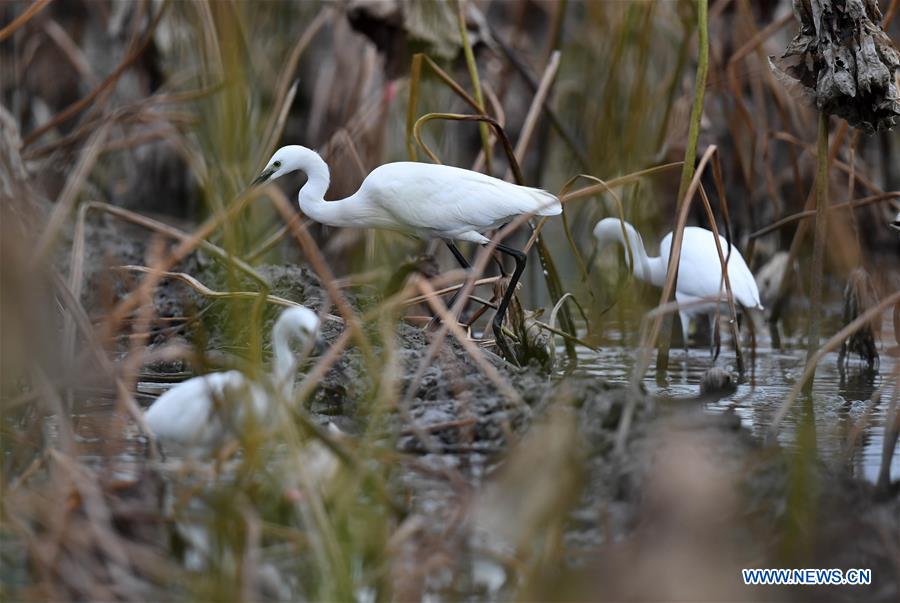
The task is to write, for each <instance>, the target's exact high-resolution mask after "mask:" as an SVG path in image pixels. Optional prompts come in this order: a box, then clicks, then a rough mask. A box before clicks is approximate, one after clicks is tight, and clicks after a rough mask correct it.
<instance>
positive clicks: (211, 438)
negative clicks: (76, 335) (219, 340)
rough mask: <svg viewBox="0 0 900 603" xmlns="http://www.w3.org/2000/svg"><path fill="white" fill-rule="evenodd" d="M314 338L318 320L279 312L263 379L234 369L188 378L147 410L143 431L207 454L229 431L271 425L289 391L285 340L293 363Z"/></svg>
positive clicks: (290, 367) (290, 366) (307, 313)
mask: <svg viewBox="0 0 900 603" xmlns="http://www.w3.org/2000/svg"><path fill="white" fill-rule="evenodd" d="M318 333H319V317H318V316H317V315H316V313H315V312H313V311H312V310H310V309H308V308H304V307H293V308H288V309H287V310H284V311H283V312H282V313H281V315H280V316H279V317H278V320H277V321H276V322H275V326H274V327H273V328H272V348H273V351H274V360H273V367H272V374H271V376H270V377H269V378H268V379H265V378H264V379H261V380H255V379H253V378H252V377H250V376H249V375H247V374H245V373H243V372H241V371H238V370H231V371H224V372H219V373H210V374H208V375H203V376H200V377H194V378H192V379H188V380H187V381H183V382H182V383H179V384H178V385H176V386H175V387H173V388H172V389H170V390H169V391H167V392H166V393H164V394H163V395H161V396H160V397H159V398H157V399H156V401H155V402H153V404H152V405H151V406H150V408H148V409H147V411H146V412H145V413H144V421H145V422H146V424H147V427H149V428H150V431H152V432H153V434H154V435H155V436H156V437H157V438H159V439H160V440H162V441H164V442H172V443H175V444H179V445H181V446H185V447H188V448H189V449H191V450H193V451H195V452H199V453H209V452H211V451H212V450H215V449H216V448H218V447H220V446H221V445H222V444H223V443H224V441H225V439H226V436H228V435H229V431H231V430H232V429H240V428H241V427H242V426H243V425H245V424H246V423H247V422H248V421H249V420H252V421H254V422H256V423H257V424H260V425H266V424H271V423H272V422H273V419H274V417H273V415H274V413H275V411H276V404H277V398H278V397H280V398H281V399H282V400H290V399H291V396H292V394H293V391H294V371H295V370H296V366H297V365H296V361H297V360H298V358H295V356H294V354H293V352H292V351H291V340H295V341H296V342H297V343H298V344H299V349H300V354H299V355H298V356H299V358H305V357H306V356H307V355H309V353H310V352H311V351H312V348H313V346H314V345H315V343H316V340H317V337H318ZM247 410H249V411H250V414H249V415H248V413H247ZM251 417H252V419H251Z"/></svg>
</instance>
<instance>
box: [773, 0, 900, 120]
mask: <svg viewBox="0 0 900 603" xmlns="http://www.w3.org/2000/svg"><path fill="white" fill-rule="evenodd" d="M793 5H794V15H795V16H796V17H797V20H798V21H800V31H798V32H797V35H796V36H794V39H793V40H791V42H790V44H788V46H787V48H786V49H785V51H784V54H783V55H782V56H781V58H774V57H769V64H770V66H771V67H772V70H773V71H774V72H775V75H776V76H777V77H778V78H779V79H780V80H781V81H782V82H783V83H784V84H785V85H787V86H788V87H789V88H791V89H799V90H800V92H801V93H802V95H803V96H805V97H807V98H808V99H809V100H811V101H814V102H815V105H816V107H817V108H818V109H819V110H820V111H824V112H825V113H828V114H832V115H837V116H838V117H842V118H844V119H846V120H847V122H848V123H849V124H850V125H851V126H853V127H854V128H859V129H861V130H863V131H865V132H867V133H869V134H871V133H873V132H875V131H877V130H886V129H890V128H892V127H893V126H894V124H895V123H896V120H897V117H898V116H900V91H898V84H897V79H896V77H895V74H896V73H897V70H898V69H900V53H898V51H897V49H896V48H895V47H894V44H893V42H891V39H890V37H888V35H887V34H886V33H885V32H884V31H883V30H882V29H881V27H880V23H881V19H882V16H881V11H880V10H879V8H878V3H877V2H876V0H794V1H793Z"/></svg>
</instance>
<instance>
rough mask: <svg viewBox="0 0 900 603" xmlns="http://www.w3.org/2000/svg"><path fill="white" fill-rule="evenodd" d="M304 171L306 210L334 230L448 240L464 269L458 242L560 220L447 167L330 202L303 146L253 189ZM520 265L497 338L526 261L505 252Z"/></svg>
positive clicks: (405, 172)
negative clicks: (530, 220)
mask: <svg viewBox="0 0 900 603" xmlns="http://www.w3.org/2000/svg"><path fill="white" fill-rule="evenodd" d="M297 170H301V171H303V172H305V173H306V176H307V181H306V184H305V185H304V186H303V188H301V189H300V210H301V211H302V212H303V213H304V214H306V215H307V216H309V217H310V218H312V219H313V220H315V221H316V222H320V223H322V224H326V225H328V226H351V227H357V228H383V229H389V230H398V231H401V232H406V233H409V234H413V235H416V236H418V237H420V238H424V239H434V238H439V239H443V240H444V241H445V242H446V243H447V246H448V247H449V248H450V251H451V252H452V253H453V256H454V257H455V258H456V260H457V262H459V263H460V265H461V266H462V267H463V268H469V263H468V262H467V261H466V259H465V257H464V256H463V255H462V253H460V251H459V249H458V248H457V247H456V245H455V244H454V241H471V242H473V243H478V244H480V245H487V244H488V243H489V242H490V239H488V238H487V237H486V236H484V233H485V232H486V231H488V230H492V229H494V228H498V227H500V226H502V225H503V224H505V223H507V222H508V221H510V220H511V219H512V218H514V217H516V216H519V215H522V214H534V215H538V216H555V215H557V214H560V213H562V205H561V204H560V202H559V199H557V198H556V196H555V195H552V194H551V193H548V192H547V191H544V190H541V189H537V188H529V187H526V186H518V185H516V184H512V183H510V182H506V181H504V180H499V179H497V178H492V177H491V176H485V175H484V174H480V173H478V172H473V171H471V170H465V169H461V168H457V167H451V166H447V165H435V164H430V163H416V162H409V161H400V162H396V163H387V164H384V165H382V166H379V167H377V168H375V169H374V170H372V172H371V173H370V174H369V175H368V176H366V179H365V180H363V183H362V185H360V187H359V190H358V191H356V193H354V194H353V195H351V196H349V197H347V198H346V199H341V200H338V201H325V192H326V191H327V190H328V184H329V182H330V176H329V172H328V165H326V163H325V161H324V160H323V159H322V158H321V157H320V156H319V154H318V153H316V152H315V151H313V150H311V149H307V148H306V147H302V146H299V145H290V146H286V147H282V148H280V149H278V150H277V151H276V152H275V154H274V155H272V158H271V159H270V160H269V163H268V164H267V165H266V168H265V169H264V170H263V171H262V173H261V174H260V175H259V176H258V177H257V178H256V180H254V181H253V184H259V183H261V182H265V181H267V180H274V179H275V178H279V177H281V176H284V175H285V174H288V173H290V172H294V171H297ZM497 250H498V251H501V252H503V253H505V254H507V255H510V256H512V257H513V259H514V260H515V262H516V268H515V270H514V271H513V274H512V278H511V280H510V283H509V287H507V290H506V293H505V294H504V295H503V299H502V300H501V301H500V305H499V307H498V308H497V313H496V314H495V316H494V323H493V328H494V333H495V334H497V333H498V332H499V331H500V326H501V324H502V322H503V316H504V314H505V313H506V308H507V306H509V300H510V298H511V297H512V294H513V292H514V291H515V288H516V283H517V282H518V281H519V278H520V277H521V276H522V271H523V270H524V269H525V254H524V253H522V252H521V251H520V250H518V249H514V248H512V247H508V246H506V245H502V244H498V245H497Z"/></svg>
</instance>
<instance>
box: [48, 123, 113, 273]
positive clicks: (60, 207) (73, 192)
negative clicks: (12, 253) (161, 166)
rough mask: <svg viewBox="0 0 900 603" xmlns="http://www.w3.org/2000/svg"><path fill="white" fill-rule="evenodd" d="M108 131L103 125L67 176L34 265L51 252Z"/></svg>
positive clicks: (107, 127) (86, 145)
mask: <svg viewBox="0 0 900 603" xmlns="http://www.w3.org/2000/svg"><path fill="white" fill-rule="evenodd" d="M108 132H109V126H102V127H101V128H100V129H99V130H98V131H97V132H95V133H94V135H93V136H92V137H91V138H90V140H88V142H87V144H85V148H84V150H83V151H82V153H81V157H79V159H78V163H77V164H76V165H75V168H74V169H73V170H72V172H71V173H70V174H69V177H68V178H66V184H65V186H64V187H63V190H62V192H61V193H60V195H59V198H58V199H57V200H56V204H55V205H54V206H53V211H52V213H51V214H50V217H49V218H48V219H47V225H46V226H45V227H44V231H43V232H42V233H41V236H40V237H39V238H38V240H37V243H36V245H35V252H34V255H33V256H32V259H31V262H32V264H31V265H32V266H36V265H38V264H40V263H42V262H43V261H44V260H45V259H46V258H47V255H48V254H49V253H50V251H51V248H52V246H53V244H54V243H55V241H56V237H57V236H58V235H59V232H60V231H61V230H62V227H63V224H64V223H65V221H66V218H68V216H69V214H70V213H71V211H72V207H73V206H74V205H75V201H76V199H77V198H78V193H79V192H81V189H82V187H83V186H84V183H85V181H86V180H87V177H88V175H89V174H90V172H91V170H92V169H93V168H94V163H95V162H96V160H97V156H98V155H99V154H100V148H101V146H102V145H103V141H104V140H105V139H106V135H107V133H108Z"/></svg>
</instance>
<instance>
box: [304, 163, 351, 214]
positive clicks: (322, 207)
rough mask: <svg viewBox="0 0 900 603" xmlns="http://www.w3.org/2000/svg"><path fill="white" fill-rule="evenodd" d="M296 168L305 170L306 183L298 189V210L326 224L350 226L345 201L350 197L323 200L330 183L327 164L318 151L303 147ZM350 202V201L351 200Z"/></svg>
mask: <svg viewBox="0 0 900 603" xmlns="http://www.w3.org/2000/svg"><path fill="white" fill-rule="evenodd" d="M305 151H306V152H305V153H304V154H303V156H302V158H301V160H300V163H299V167H298V169H300V170H302V171H303V172H306V178H307V180H306V184H304V185H303V188H301V189H300V211H302V212H303V213H304V214H306V216H308V217H310V218H312V219H313V220H315V221H316V222H318V223H320V224H325V225H326V226H352V225H353V224H351V223H350V222H349V221H348V218H349V215H348V211H347V205H346V203H347V202H348V201H351V199H352V198H350V197H348V198H347V199H343V200H340V201H325V193H326V192H327V191H328V185H329V184H330V183H331V176H330V174H329V172H328V164H326V163H325V160H323V159H322V158H321V157H320V156H319V154H318V153H316V152H315V151H311V150H309V149H305ZM351 202H352V201H351Z"/></svg>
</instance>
